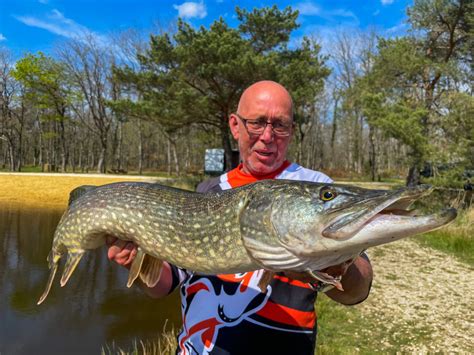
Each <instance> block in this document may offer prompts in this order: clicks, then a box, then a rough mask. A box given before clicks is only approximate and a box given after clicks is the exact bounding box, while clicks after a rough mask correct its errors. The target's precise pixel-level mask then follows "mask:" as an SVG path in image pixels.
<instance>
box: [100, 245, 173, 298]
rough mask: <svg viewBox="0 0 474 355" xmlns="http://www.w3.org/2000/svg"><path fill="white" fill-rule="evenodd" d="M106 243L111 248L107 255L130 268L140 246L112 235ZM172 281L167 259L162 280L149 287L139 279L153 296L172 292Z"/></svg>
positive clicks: (145, 289) (141, 284)
mask: <svg viewBox="0 0 474 355" xmlns="http://www.w3.org/2000/svg"><path fill="white" fill-rule="evenodd" d="M105 243H106V244H107V245H108V247H109V250H108V251H107V257H108V258H109V260H111V261H114V262H116V263H117V264H119V265H121V266H124V267H126V268H127V269H130V266H131V265H132V262H133V260H134V259H135V257H136V256H137V250H138V246H137V245H136V244H135V243H132V242H125V241H123V240H120V239H118V238H115V237H112V236H108V237H107V238H106V240H105ZM172 282H173V279H172V275H171V266H170V264H168V263H167V262H166V261H164V262H163V269H162V271H161V277H160V281H159V282H158V283H157V284H156V285H155V286H154V287H151V288H150V287H147V286H146V285H145V284H143V283H142V282H141V281H139V279H137V283H138V285H140V287H141V288H142V289H143V291H144V292H145V293H146V294H147V295H148V296H150V297H152V298H161V297H164V296H166V295H167V294H168V293H169V292H170V289H171V284H172Z"/></svg>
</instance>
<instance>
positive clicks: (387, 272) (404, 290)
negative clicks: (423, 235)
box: [358, 240, 474, 353]
mask: <svg viewBox="0 0 474 355" xmlns="http://www.w3.org/2000/svg"><path fill="white" fill-rule="evenodd" d="M369 255H370V258H371V260H372V264H373V268H374V275H375V276H374V284H373V287H372V293H371V295H370V297H369V299H368V300H367V301H366V302H364V303H362V304H361V305H360V306H358V308H359V310H360V311H361V312H362V314H363V315H364V317H368V318H370V319H371V321H373V320H374V319H375V323H376V325H377V327H378V331H377V333H378V334H380V333H383V334H384V336H382V337H379V339H373V340H374V343H375V344H376V345H377V346H376V349H377V350H379V351H382V352H385V351H390V352H391V351H394V350H395V351H397V352H401V353H405V352H410V353H414V352H415V353H433V352H442V353H448V352H449V353H472V351H473V349H474V268H472V267H470V266H469V265H467V264H464V263H461V262H459V261H457V260H456V259H454V258H453V257H451V256H449V255H448V254H445V253H442V252H439V251H435V250H433V249H431V248H428V247H421V246H419V245H418V244H417V243H416V242H414V241H410V240H404V241H399V242H396V243H392V244H387V245H384V246H380V247H377V248H373V249H371V250H369ZM380 330H381V331H380ZM365 333H367V334H365V336H371V334H370V333H371V331H370V330H365ZM407 339H409V340H408V341H407Z"/></svg>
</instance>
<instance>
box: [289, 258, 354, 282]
mask: <svg viewBox="0 0 474 355" xmlns="http://www.w3.org/2000/svg"><path fill="white" fill-rule="evenodd" d="M351 264H352V260H348V261H345V262H343V263H341V264H338V265H333V266H329V267H327V268H325V269H323V270H320V271H321V272H324V273H326V274H328V275H331V276H333V277H340V276H343V275H344V274H345V273H346V272H347V269H348V268H349V266H350V265H351ZM285 275H286V276H288V277H289V278H290V279H294V280H299V281H301V282H306V283H314V282H316V280H315V279H314V277H313V276H311V275H310V274H308V273H307V272H296V271H285Z"/></svg>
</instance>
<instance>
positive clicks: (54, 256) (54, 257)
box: [37, 249, 62, 305]
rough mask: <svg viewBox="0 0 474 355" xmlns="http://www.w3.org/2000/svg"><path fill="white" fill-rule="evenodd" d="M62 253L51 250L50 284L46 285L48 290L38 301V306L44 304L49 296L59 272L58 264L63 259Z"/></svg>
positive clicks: (49, 255)
mask: <svg viewBox="0 0 474 355" xmlns="http://www.w3.org/2000/svg"><path fill="white" fill-rule="evenodd" d="M61 255H62V254H61V253H59V252H57V251H56V250H54V249H53V250H51V251H50V252H49V254H48V267H49V269H50V272H49V277H48V282H47V283H46V288H45V290H44V292H43V294H42V295H41V297H40V299H39V300H38V303H37V304H38V305H40V304H41V303H43V301H44V300H45V299H46V297H47V296H48V293H49V290H50V289H51V285H52V284H53V280H54V276H55V275H56V271H57V270H58V262H59V259H61Z"/></svg>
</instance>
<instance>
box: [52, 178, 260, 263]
mask: <svg viewBox="0 0 474 355" xmlns="http://www.w3.org/2000/svg"><path fill="white" fill-rule="evenodd" d="M116 191H120V194H118V195H117V194H116ZM94 192H95V193H94V194H90V195H87V196H84V197H85V198H82V199H80V200H78V201H77V202H76V203H73V204H72V205H71V207H70V210H69V214H68V219H69V220H73V221H74V220H75V221H76V223H75V224H74V225H73V226H71V227H70V228H69V227H67V226H65V228H63V229H62V230H61V235H60V238H61V236H63V235H64V236H66V235H69V237H64V238H65V239H68V240H71V239H74V240H76V242H77V244H78V248H79V245H81V246H82V248H84V249H93V248H95V247H97V246H96V243H98V242H100V243H102V244H103V240H100V238H97V235H103V236H105V235H113V236H117V237H119V238H121V239H124V240H128V241H133V242H135V243H136V244H138V245H140V246H141V247H142V248H143V249H144V251H145V252H146V253H147V254H149V255H151V256H154V257H156V258H159V259H164V260H167V261H170V262H172V263H175V264H176V265H179V266H181V267H184V268H189V269H193V270H196V271H199V272H210V271H214V270H222V271H226V272H227V271H228V270H230V271H233V270H239V269H241V267H242V264H244V263H247V264H248V263H252V262H251V260H250V259H249V256H248V254H247V252H246V250H245V248H244V247H243V245H242V242H241V238H240V228H239V223H238V214H239V211H238V210H237V208H238V205H239V203H241V201H242V197H241V196H240V194H233V193H230V194H229V193H222V194H220V195H219V196H209V195H205V194H202V195H201V194H195V193H190V192H186V191H183V190H177V189H171V188H168V187H163V186H160V185H155V186H153V188H150V186H149V185H147V184H142V183H134V184H128V183H127V184H120V183H119V184H113V185H110V186H108V187H106V188H98V189H97V191H94ZM152 202H153V203H152ZM84 214H87V217H90V218H93V219H94V222H93V223H87V222H86V220H85V219H84V218H83V217H82V216H84ZM113 214H115V215H116V216H117V218H115V219H114V217H113ZM76 216H77V217H76ZM78 221H79V223H78ZM112 221H113V223H112V224H108V223H107V222H112ZM218 221H224V223H222V224H221V223H217V222H218ZM226 224H227V226H226ZM78 226H80V227H79V229H80V233H76V232H75V231H76V229H77V228H78ZM229 256H232V259H231V260H229ZM198 260H199V261H200V262H197V261H198ZM202 261H205V262H202ZM253 267H255V265H253Z"/></svg>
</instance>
